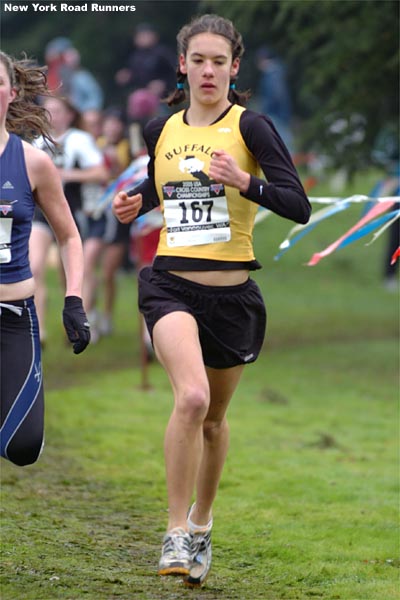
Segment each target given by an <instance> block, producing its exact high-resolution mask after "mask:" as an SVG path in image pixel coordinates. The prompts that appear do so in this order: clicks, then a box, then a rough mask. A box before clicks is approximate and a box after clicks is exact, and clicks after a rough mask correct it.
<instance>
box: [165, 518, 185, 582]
mask: <svg viewBox="0 0 400 600" xmlns="http://www.w3.org/2000/svg"><path fill="white" fill-rule="evenodd" d="M190 542H191V536H190V534H189V533H187V531H185V530H184V529H182V528H180V527H176V528H175V529H171V530H170V531H168V532H167V533H166V535H165V536H164V539H163V547H162V551H161V558H160V562H159V565H158V574H159V575H189V570H190V564H191V546H190Z"/></svg>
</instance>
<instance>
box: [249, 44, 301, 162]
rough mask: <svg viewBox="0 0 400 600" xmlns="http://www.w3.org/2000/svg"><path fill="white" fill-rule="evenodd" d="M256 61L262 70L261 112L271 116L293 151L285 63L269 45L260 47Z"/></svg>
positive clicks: (259, 83) (290, 109) (290, 105)
mask: <svg viewBox="0 0 400 600" xmlns="http://www.w3.org/2000/svg"><path fill="white" fill-rule="evenodd" d="M256 63H257V67H258V69H259V71H260V72H261V75H260V79H259V82H258V89H257V95H258V99H259V104H260V112H262V113H263V114H264V115H267V116H268V117H270V119H271V120H272V122H273V123H274V125H275V127H276V128H277V130H278V132H279V135H280V136H281V138H282V139H283V141H284V142H285V145H286V147H287V148H288V149H289V151H290V152H293V136H292V131H291V118H292V103H291V98H290V92H289V85H288V81H287V74H286V68H285V65H284V64H283V62H282V60H281V59H280V58H278V56H277V55H276V54H275V52H274V51H273V50H272V49H271V48H268V46H261V48H259V49H258V51H257V52H256Z"/></svg>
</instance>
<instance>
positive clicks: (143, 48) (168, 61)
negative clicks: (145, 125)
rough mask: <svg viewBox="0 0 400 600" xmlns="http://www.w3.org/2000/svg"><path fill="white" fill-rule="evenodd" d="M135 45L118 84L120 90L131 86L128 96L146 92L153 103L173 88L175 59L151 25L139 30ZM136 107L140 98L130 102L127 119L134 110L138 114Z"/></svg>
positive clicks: (140, 27)
mask: <svg viewBox="0 0 400 600" xmlns="http://www.w3.org/2000/svg"><path fill="white" fill-rule="evenodd" d="M132 42H133V50H132V51H131V53H130V54H129V56H128V59H127V63H126V66H125V67H123V68H122V69H120V70H119V71H117V73H116V75H115V81H116V82H117V84H118V85H120V86H129V94H131V93H133V92H136V91H137V90H146V92H147V100H148V98H149V97H150V95H151V96H152V98H151V102H153V103H154V102H155V101H156V100H159V99H160V98H164V97H165V96H166V95H167V94H168V92H170V91H171V90H172V89H173V88H174V85H175V65H176V59H175V55H174V53H173V52H172V50H170V48H168V47H167V46H165V45H164V44H162V43H161V42H160V41H159V35H158V32H157V31H156V29H155V28H154V27H153V26H152V25H150V24H148V23H142V24H140V25H138V26H137V27H136V29H135V30H134V33H133V38H132ZM147 103H148V102H147ZM137 104H138V99H137V98H134V99H133V100H129V99H128V103H127V114H128V115H129V114H130V113H132V110H133V111H135V110H136V109H135V108H133V109H132V105H133V106H134V107H135V106H136V105H137ZM138 110H139V109H138ZM140 110H141V109H140ZM146 110H147V109H146ZM146 116H147V115H146ZM130 118H131V119H135V116H134V115H131V117H130Z"/></svg>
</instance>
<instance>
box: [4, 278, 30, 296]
mask: <svg viewBox="0 0 400 600" xmlns="http://www.w3.org/2000/svg"><path fill="white" fill-rule="evenodd" d="M34 293H35V282H34V280H33V277H30V278H29V279H24V281H16V282H15V283H0V302H10V301H12V300H25V299H26V298H30V296H33V295H34Z"/></svg>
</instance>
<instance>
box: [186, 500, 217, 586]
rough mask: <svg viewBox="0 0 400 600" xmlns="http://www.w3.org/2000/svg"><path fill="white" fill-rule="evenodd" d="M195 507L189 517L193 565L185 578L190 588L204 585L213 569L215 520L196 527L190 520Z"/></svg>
mask: <svg viewBox="0 0 400 600" xmlns="http://www.w3.org/2000/svg"><path fill="white" fill-rule="evenodd" d="M193 506H194V505H193ZM193 506H192V508H191V509H190V511H189V516H188V527H189V533H190V535H191V565H190V571H189V575H188V576H187V577H186V578H185V584H186V585H187V586H190V587H199V586H201V585H203V583H204V582H205V580H206V578H207V576H208V574H209V572H210V569H211V559H212V547H211V530H212V526H213V520H212V519H210V521H209V522H208V523H207V525H205V526H204V527H201V528H200V527H198V526H197V525H195V524H194V523H193V522H192V521H191V520H190V515H191V513H192V510H193Z"/></svg>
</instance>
